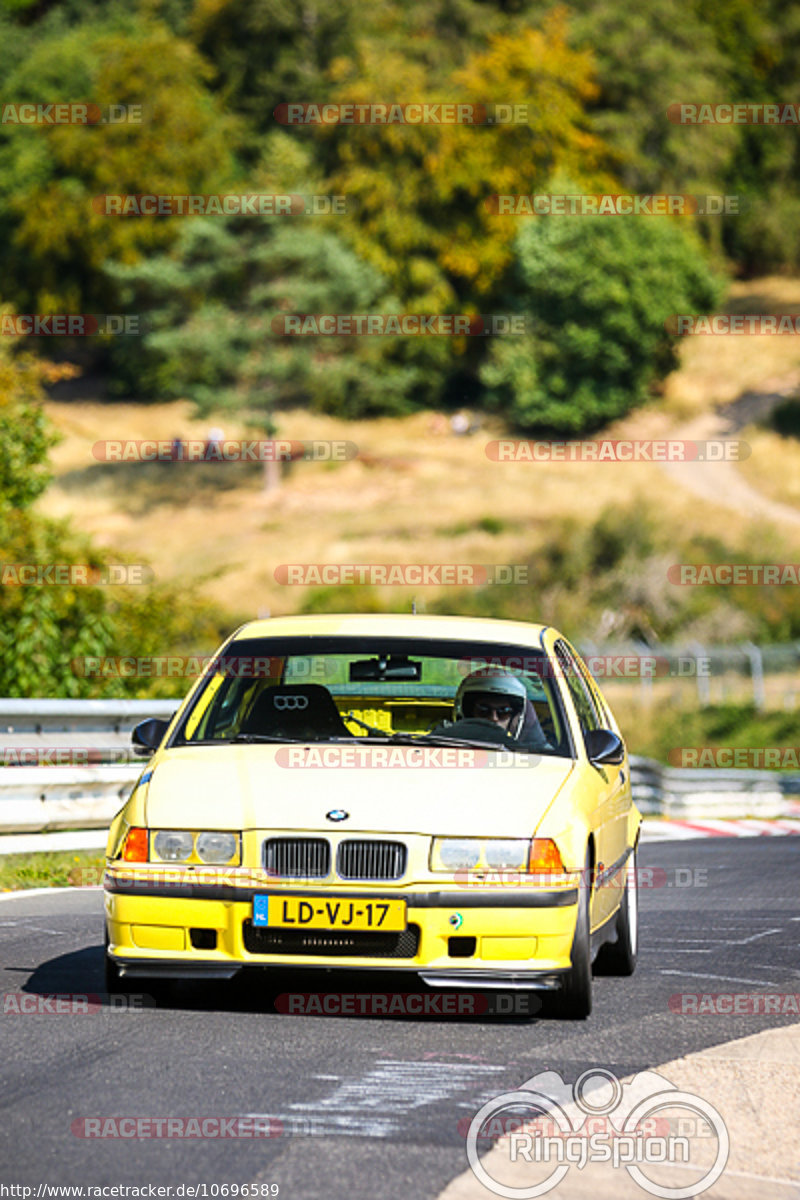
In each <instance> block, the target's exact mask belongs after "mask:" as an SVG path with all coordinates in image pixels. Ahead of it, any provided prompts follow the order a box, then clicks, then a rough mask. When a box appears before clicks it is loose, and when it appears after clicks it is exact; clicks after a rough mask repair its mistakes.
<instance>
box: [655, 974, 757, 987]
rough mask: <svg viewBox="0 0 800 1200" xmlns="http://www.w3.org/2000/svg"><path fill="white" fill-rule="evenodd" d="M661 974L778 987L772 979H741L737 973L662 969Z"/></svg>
mask: <svg viewBox="0 0 800 1200" xmlns="http://www.w3.org/2000/svg"><path fill="white" fill-rule="evenodd" d="M660 974H661V975H686V976H687V977H688V978H689V979H721V980H722V981H723V982H724V983H750V984H752V985H753V987H778V984H777V983H773V981H772V980H771V979H739V978H738V977H737V976H735V975H708V974H706V973H705V972H702V971H677V970H670V971H666V970H665V971H661V972H660Z"/></svg>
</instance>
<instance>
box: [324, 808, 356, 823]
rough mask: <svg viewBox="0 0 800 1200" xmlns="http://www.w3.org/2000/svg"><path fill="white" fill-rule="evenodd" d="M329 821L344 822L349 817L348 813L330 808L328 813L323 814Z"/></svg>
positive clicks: (341, 809) (340, 809)
mask: <svg viewBox="0 0 800 1200" xmlns="http://www.w3.org/2000/svg"><path fill="white" fill-rule="evenodd" d="M325 816H326V817H327V818H328V820H329V821H346V820H347V818H348V817H349V816H350V813H349V812H345V810H344V809H343V808H332V809H331V811H330V812H327V813H325Z"/></svg>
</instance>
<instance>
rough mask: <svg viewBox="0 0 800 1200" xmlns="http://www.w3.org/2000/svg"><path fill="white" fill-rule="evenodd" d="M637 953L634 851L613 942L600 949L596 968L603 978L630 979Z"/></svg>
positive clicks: (637, 878) (637, 898)
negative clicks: (610, 976) (616, 976)
mask: <svg viewBox="0 0 800 1200" xmlns="http://www.w3.org/2000/svg"><path fill="white" fill-rule="evenodd" d="M638 950H639V873H638V870H637V865H636V850H635V849H634V851H633V854H632V855H631V856H630V858H629V859H628V867H627V871H626V873H625V891H624V892H623V894H622V901H621V902H620V906H619V910H618V912H617V940H616V941H615V942H610V943H608V944H606V945H605V946H603V949H602V950H601V951H600V953H599V955H598V956H597V966H598V968H600V969H601V970H602V972H603V974H604V975H632V974H633V972H634V971H635V970H636V957H637V954H638Z"/></svg>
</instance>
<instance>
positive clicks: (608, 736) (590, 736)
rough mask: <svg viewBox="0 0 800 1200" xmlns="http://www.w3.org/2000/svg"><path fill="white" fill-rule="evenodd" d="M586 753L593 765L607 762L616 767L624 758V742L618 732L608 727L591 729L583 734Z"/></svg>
mask: <svg viewBox="0 0 800 1200" xmlns="http://www.w3.org/2000/svg"><path fill="white" fill-rule="evenodd" d="M584 742H585V743H586V755H587V757H588V759H589V762H591V763H594V764H595V766H601V765H603V764H605V763H607V764H608V765H609V766H613V767H618V766H619V764H620V763H621V762H624V760H625V744H624V742H623V741H622V738H621V737H619V735H618V734H616V733H612V731H611V730H610V729H591V730H590V731H589V733H587V734H586V735H585V736H584Z"/></svg>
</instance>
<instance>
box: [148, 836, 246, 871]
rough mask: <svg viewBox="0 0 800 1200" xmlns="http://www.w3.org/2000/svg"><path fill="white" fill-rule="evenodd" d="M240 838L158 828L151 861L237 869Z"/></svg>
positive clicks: (152, 838)
mask: <svg viewBox="0 0 800 1200" xmlns="http://www.w3.org/2000/svg"><path fill="white" fill-rule="evenodd" d="M240 838H241V835H240V834H238V833H223V832H219V831H216V830H203V831H202V832H200V833H196V832H194V831H193V830H190V829H158V830H156V831H155V832H153V833H151V835H150V851H151V853H150V861H151V862H181V863H187V862H188V863H208V864H214V865H216V866H222V865H223V864H224V865H228V866H238V865H239V863H240V861H241V850H240Z"/></svg>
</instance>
